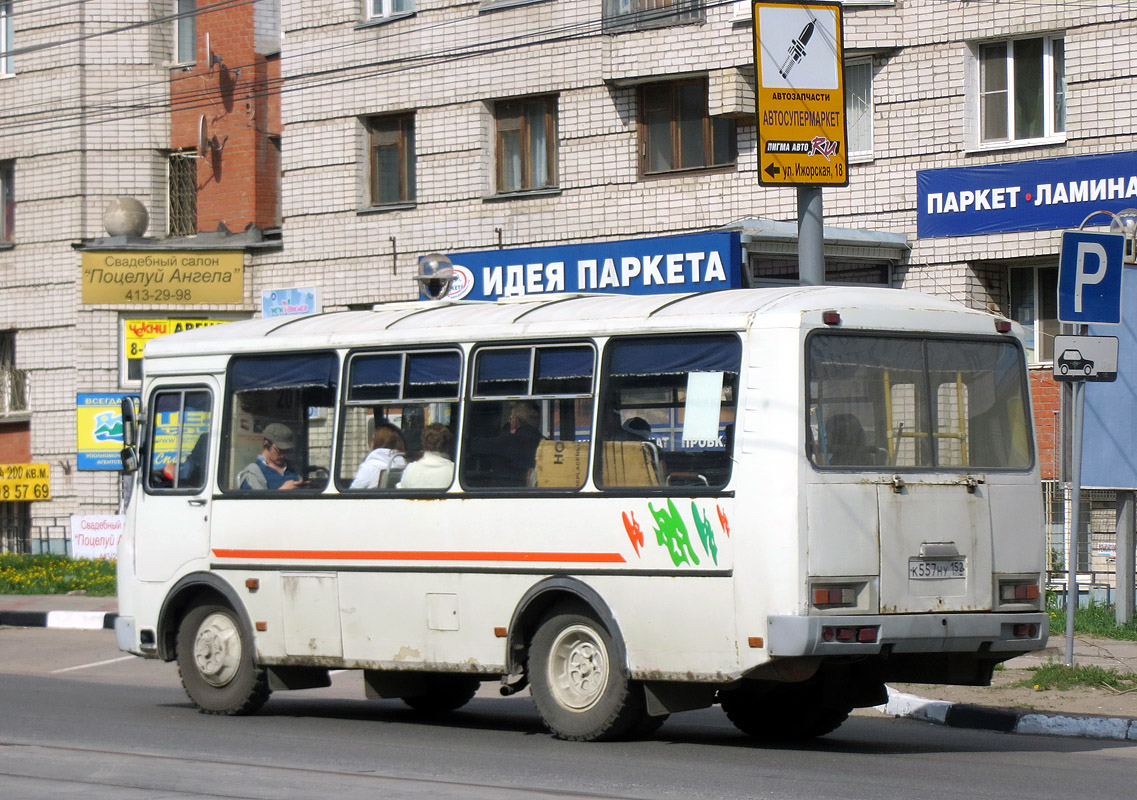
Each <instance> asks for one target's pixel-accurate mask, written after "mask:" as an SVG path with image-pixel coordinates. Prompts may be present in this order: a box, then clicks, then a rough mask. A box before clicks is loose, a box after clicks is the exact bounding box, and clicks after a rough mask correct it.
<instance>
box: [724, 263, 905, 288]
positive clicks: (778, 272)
mask: <svg viewBox="0 0 1137 800" xmlns="http://www.w3.org/2000/svg"><path fill="white" fill-rule="evenodd" d="M748 266H749V271H750V274H749V275H748V276H746V277H747V284H748V286H750V287H755V286H797V285H798V284H799V283H800V280H799V279H798V262H797V256H773V255H769V256H768V255H753V256H751V258H750V262H749V265H748ZM825 282H826V283H844V284H852V285H856V286H891V285H892V269H891V265H890V264H889V262H887V261H859V260H847V261H846V260H837V259H833V258H827V259H825Z"/></svg>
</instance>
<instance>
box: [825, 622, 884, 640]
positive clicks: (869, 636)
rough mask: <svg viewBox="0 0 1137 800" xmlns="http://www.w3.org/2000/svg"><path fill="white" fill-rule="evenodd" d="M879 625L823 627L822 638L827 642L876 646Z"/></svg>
mask: <svg viewBox="0 0 1137 800" xmlns="http://www.w3.org/2000/svg"><path fill="white" fill-rule="evenodd" d="M879 631H880V626H879V625H861V626H851V625H850V626H841V627H838V626H836V625H822V626H821V638H822V640H823V641H826V642H834V641H836V642H859V643H861V644H874V643H875V642H876V639H877V634H878V633H879Z"/></svg>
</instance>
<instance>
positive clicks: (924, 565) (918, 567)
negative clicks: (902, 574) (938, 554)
mask: <svg viewBox="0 0 1137 800" xmlns="http://www.w3.org/2000/svg"><path fill="white" fill-rule="evenodd" d="M966 577H967V562H966V561H965V560H964V559H962V558H935V559H931V558H910V559H908V579H909V580H914V581H922V580H933V579H935V578H966Z"/></svg>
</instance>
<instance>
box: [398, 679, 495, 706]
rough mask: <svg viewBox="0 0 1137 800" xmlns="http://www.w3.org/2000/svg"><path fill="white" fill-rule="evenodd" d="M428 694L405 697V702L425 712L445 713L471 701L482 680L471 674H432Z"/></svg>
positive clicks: (428, 684)
mask: <svg viewBox="0 0 1137 800" xmlns="http://www.w3.org/2000/svg"><path fill="white" fill-rule="evenodd" d="M426 683H427V692H426V694H421V695H416V696H414V697H404V698H403V702H404V703H406V704H407V705H408V706H410V707H411V708H413V709H414V710H415V711H419V712H421V713H423V714H445V713H446V712H448V711H456V710H458V709H459V708H461V707H462V706H464V705H466V703H468V702H470V701H471V700H472V699H473V698H474V695H475V694H477V692H478V687H479V686H481V685H482V682H481V681H479V680H478V679H477V678H472V677H470V676H469V675H431V676H430V677H429V678H427V682H426Z"/></svg>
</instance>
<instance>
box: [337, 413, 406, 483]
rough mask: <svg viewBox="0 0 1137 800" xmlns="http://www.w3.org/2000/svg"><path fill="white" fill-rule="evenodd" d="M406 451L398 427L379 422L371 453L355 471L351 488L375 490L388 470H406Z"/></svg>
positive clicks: (372, 438) (401, 433)
mask: <svg viewBox="0 0 1137 800" xmlns="http://www.w3.org/2000/svg"><path fill="white" fill-rule="evenodd" d="M406 449H407V445H406V443H405V442H404V441H403V432H402V431H401V430H399V429H398V427H397V426H395V425H393V424H392V423H390V422H377V423H376V424H375V433H373V434H372V435H371V452H370V453H368V454H367V457H366V458H364V459H363V463H361V464H360V465H359V469H357V470H356V471H355V478H354V479H353V480H352V482H351V486H350V487H349V488H351V489H374V488H376V487H377V486H378V485H379V478H380V477H381V476H382V475H383V473H384V472H386V471H387V470H391V469H399V470H401V469H405V468H406V466H407V459H406V458H405V457H404V456H403V452H404V451H405V450H406Z"/></svg>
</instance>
